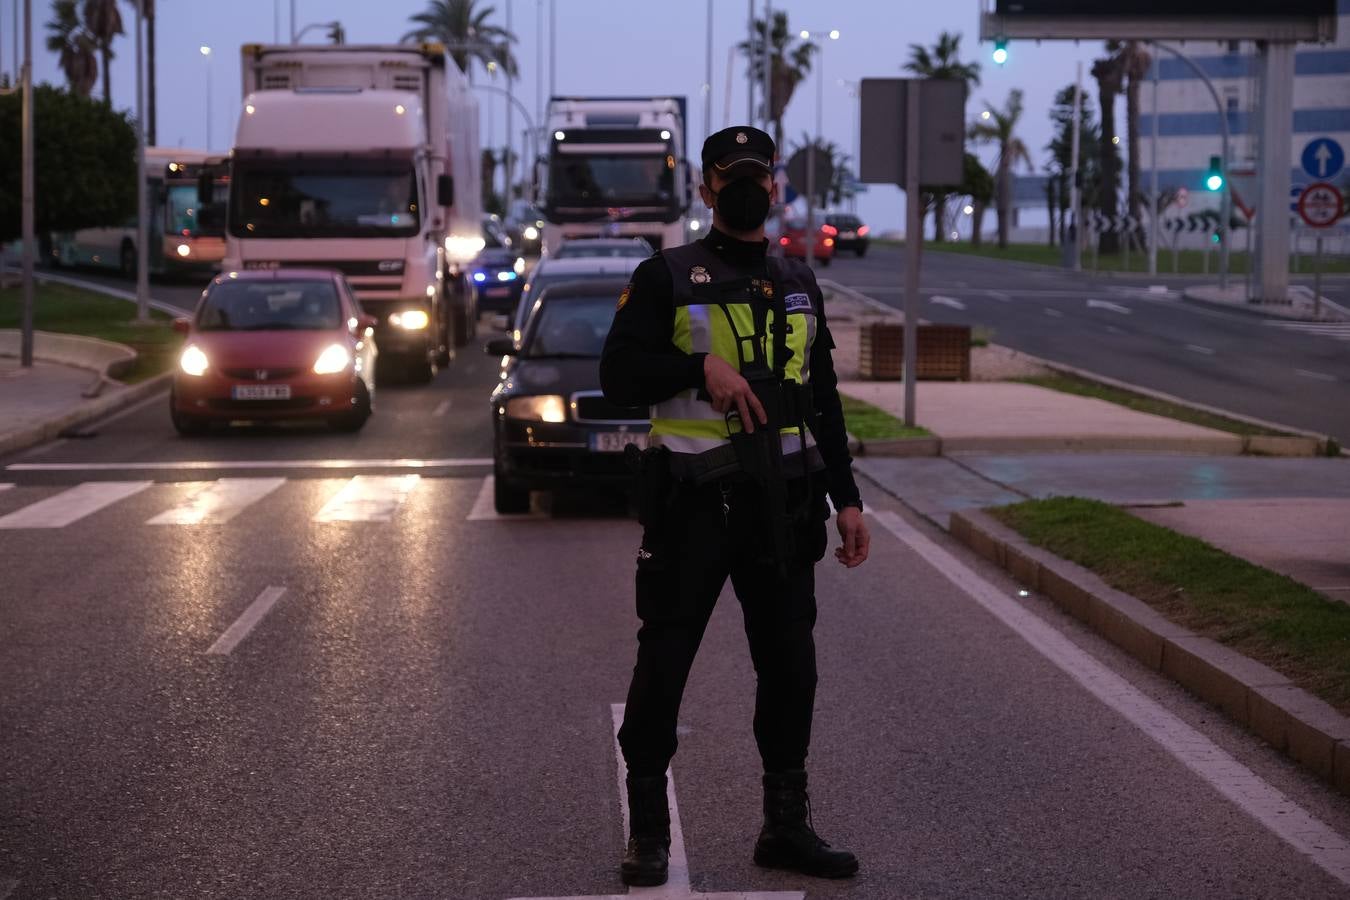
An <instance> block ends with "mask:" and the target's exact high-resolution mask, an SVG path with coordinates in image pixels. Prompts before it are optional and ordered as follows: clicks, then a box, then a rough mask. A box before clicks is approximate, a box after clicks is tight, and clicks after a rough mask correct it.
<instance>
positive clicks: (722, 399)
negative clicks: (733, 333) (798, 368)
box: [703, 353, 769, 432]
mask: <svg viewBox="0 0 1350 900" xmlns="http://www.w3.org/2000/svg"><path fill="white" fill-rule="evenodd" d="M703 383H704V386H705V387H707V389H708V395H709V396H710V397H712V408H713V409H715V410H717V411H718V412H720V413H722V414H724V415H725V414H726V413H727V412H729V411H731V410H733V409H734V410H735V411H736V412H737V413H738V414H739V415H740V417H741V425H742V427H744V428H745V430H746V431H747V432H750V431H754V430H755V426H756V425H763V424H765V423H767V422H768V421H769V418H768V416H766V415H765V414H764V407H763V406H762V405H760V402H759V398H758V397H756V396H755V392H754V391H753V390H751V389H750V382H748V381H746V380H745V379H744V378H742V377H741V373H740V372H738V371H736V369H734V368H733V367H732V366H731V364H730V363H728V362H727V361H726V360H725V359H723V358H722V357H720V356H717V355H716V354H713V353H709V354H708V355H707V356H705V357H703ZM751 413H754V416H753V417H752V416H751Z"/></svg>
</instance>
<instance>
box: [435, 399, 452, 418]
mask: <svg viewBox="0 0 1350 900" xmlns="http://www.w3.org/2000/svg"><path fill="white" fill-rule="evenodd" d="M449 411H450V401H449V400H442V401H441V402H440V403H437V404H436V408H435V409H433V410H432V411H431V414H432V415H433V416H443V415H445V414H446V413H448V412H449Z"/></svg>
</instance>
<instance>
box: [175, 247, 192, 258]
mask: <svg viewBox="0 0 1350 900" xmlns="http://www.w3.org/2000/svg"><path fill="white" fill-rule="evenodd" d="M178 255H179V256H191V255H192V248H191V247H189V246H188V245H187V244H179V245H178Z"/></svg>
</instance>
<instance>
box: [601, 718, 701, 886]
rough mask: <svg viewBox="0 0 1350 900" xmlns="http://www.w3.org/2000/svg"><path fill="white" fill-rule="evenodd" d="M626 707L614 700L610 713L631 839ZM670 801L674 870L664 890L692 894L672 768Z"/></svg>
mask: <svg viewBox="0 0 1350 900" xmlns="http://www.w3.org/2000/svg"><path fill="white" fill-rule="evenodd" d="M623 710H624V704H622V703H613V704H611V705H610V707H609V712H610V717H611V718H612V719H613V722H614V757H615V759H617V760H618V771H619V809H621V810H623V839H624V840H625V841H627V840H628V825H629V822H628V781H627V775H628V766H627V765H626V764H625V763H624V760H623V749H622V748H621V747H620V746H619V727H620V726H622V725H623ZM666 803H667V804H669V806H670V869H669V873H670V874H669V877H667V879H666V883H665V884H663V885H661V888H660V890H661V893H674V894H689V893H691V889H690V887H689V857H688V856H687V855H686V854H685V852H684V826H682V825H681V824H680V806H679V804H678V803H676V802H675V775H674V773H672V772H671V771H670V769H669V768H667V769H666ZM643 893H646V891H644V892H643ZM648 896H651V895H650V894H649V895H648Z"/></svg>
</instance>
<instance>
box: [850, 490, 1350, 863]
mask: <svg viewBox="0 0 1350 900" xmlns="http://www.w3.org/2000/svg"><path fill="white" fill-rule="evenodd" d="M872 515H873V516H874V518H875V519H876V520H877V522H879V523H880V524H881V525H882V526H883V527H884V528H885V529H886V530H887V531H889V532H890V533H891V534H893V535H895V537H896V538H898V539H899V540H900V541H901V542H903V543H904V544H907V545H908V546H909V548H910V549H911V550H913V551H914V552H915V553H917V554H919V556H921V557H923V559H924V560H925V561H926V562H927V563H928V564H929V565H930V566H932V567H933V568H934V569H936V570H937V571H938V572H940V573H941V574H942V575H943V577H945V578H946V579H947V580H948V581H950V582H951V583H952V584H953V585H955V586H956V587H958V588H960V589H961V591H963V592H964V593H965V594H966V595H967V596H969V597H970V598H971V599H972V600H974V601H975V602H976V603H978V604H980V606H982V607H984V608H985V609H986V610H987V611H989V613H991V614H992V615H993V616H994V617H995V618H997V619H999V620H1000V621H1001V622H1003V624H1004V625H1006V626H1007V627H1008V628H1010V629H1011V630H1012V631H1014V632H1015V633H1016V634H1017V635H1018V636H1019V637H1021V638H1022V639H1023V640H1024V641H1026V642H1027V643H1028V644H1030V645H1031V646H1032V648H1034V649H1035V650H1036V651H1037V652H1038V653H1040V654H1041V655H1042V656H1044V657H1045V658H1046V659H1047V660H1049V661H1050V662H1052V663H1054V664H1055V665H1056V666H1057V667H1059V668H1060V669H1061V670H1062V671H1064V673H1065V674H1067V675H1068V676H1069V677H1071V678H1073V679H1074V680H1075V681H1077V682H1078V683H1079V684H1080V685H1081V686H1082V687H1083V688H1084V689H1085V690H1087V691H1088V692H1089V693H1091V694H1092V695H1094V696H1095V697H1096V698H1097V699H1098V700H1100V701H1102V702H1103V703H1104V704H1106V705H1107V706H1108V707H1110V708H1111V709H1113V710H1115V711H1116V712H1117V713H1119V714H1120V715H1121V716H1122V717H1124V718H1125V719H1126V720H1127V721H1129V722H1130V723H1131V724H1133V725H1134V726H1135V727H1136V728H1138V729H1139V730H1140V731H1141V732H1143V733H1144V734H1145V735H1147V736H1148V737H1149V738H1151V739H1152V740H1153V741H1154V742H1156V743H1157V744H1158V745H1160V746H1161V747H1162V748H1163V749H1164V750H1166V751H1167V752H1168V753H1170V754H1171V755H1172V756H1173V757H1175V758H1176V759H1177V760H1178V761H1179V762H1180V763H1181V764H1182V765H1184V766H1186V768H1188V769H1190V770H1191V771H1192V772H1194V773H1195V774H1196V775H1197V776H1199V777H1200V778H1201V779H1203V780H1204V781H1205V782H1206V783H1207V784H1209V785H1210V787H1212V788H1214V790H1216V791H1218V792H1219V793H1220V794H1221V795H1223V796H1224V797H1226V798H1227V799H1228V800H1229V801H1230V802H1232V803H1233V804H1234V805H1235V806H1237V807H1239V808H1240V809H1242V810H1243V811H1244V812H1246V813H1247V814H1248V815H1250V816H1251V817H1252V818H1253V819H1255V820H1256V821H1257V822H1258V823H1260V824H1261V825H1262V826H1263V827H1265V828H1266V829H1267V830H1269V831H1270V832H1271V833H1273V834H1275V835H1276V836H1277V837H1279V838H1280V839H1281V840H1283V841H1284V842H1285V843H1287V844H1289V845H1290V846H1291V847H1293V848H1294V849H1295V850H1297V851H1298V852H1299V853H1301V854H1303V855H1304V856H1306V857H1308V858H1309V859H1311V860H1312V861H1313V863H1315V864H1316V865H1317V866H1318V867H1320V868H1321V869H1322V870H1323V871H1325V872H1327V873H1328V874H1330V875H1331V876H1332V877H1333V878H1335V879H1336V880H1337V881H1339V882H1341V883H1342V884H1344V885H1347V886H1350V841H1347V840H1346V839H1345V838H1343V837H1341V835H1339V834H1337V833H1336V832H1335V831H1334V830H1332V829H1331V828H1330V827H1329V826H1327V825H1326V824H1325V823H1323V822H1322V821H1321V820H1319V819H1317V818H1315V817H1314V816H1312V815H1311V814H1310V813H1308V812H1307V811H1306V810H1304V809H1303V808H1302V807H1301V806H1299V805H1298V804H1297V803H1295V802H1294V801H1293V800H1291V799H1290V798H1289V797H1286V796H1285V795H1284V794H1282V793H1281V792H1280V791H1278V790H1276V789H1275V788H1274V787H1272V786H1271V785H1270V784H1268V783H1267V782H1266V781H1264V780H1263V779H1262V778H1261V777H1260V776H1258V775H1257V774H1256V773H1255V772H1253V771H1252V770H1251V769H1248V768H1247V767H1246V766H1244V765H1242V764H1241V763H1240V762H1238V761H1237V760H1235V759H1234V758H1233V757H1232V756H1230V755H1229V754H1228V753H1227V752H1225V751H1224V750H1223V749H1222V748H1221V747H1219V746H1218V745H1217V744H1215V743H1214V742H1213V741H1211V740H1210V739H1209V738H1207V737H1206V736H1205V735H1203V734H1201V733H1200V732H1199V731H1196V730H1195V729H1194V728H1192V727H1191V726H1189V725H1187V724H1186V723H1185V722H1183V721H1182V720H1181V719H1179V718H1177V717H1176V716H1175V715H1173V714H1172V713H1171V712H1169V711H1168V710H1167V709H1166V708H1164V707H1163V706H1162V705H1161V704H1159V703H1157V702H1156V701H1154V700H1153V699H1152V698H1150V697H1149V696H1147V695H1146V694H1144V693H1143V692H1142V691H1140V690H1139V689H1137V688H1135V687H1134V686H1133V685H1131V684H1130V683H1129V682H1128V681H1126V680H1125V679H1124V678H1122V677H1121V676H1120V675H1118V674H1116V673H1115V672H1114V671H1112V670H1111V669H1110V668H1108V667H1107V666H1105V665H1103V664H1102V663H1100V662H1098V661H1097V660H1096V659H1095V658H1093V657H1092V656H1090V655H1089V654H1088V653H1087V652H1086V651H1084V650H1081V649H1080V648H1079V647H1078V646H1077V645H1076V644H1074V643H1073V642H1072V641H1070V640H1069V639H1068V638H1067V637H1065V636H1064V635H1063V634H1061V633H1060V632H1059V631H1057V630H1056V629H1055V628H1053V627H1052V626H1051V625H1050V624H1048V623H1047V622H1045V621H1044V620H1042V619H1041V618H1040V617H1039V616H1037V615H1036V614H1035V613H1033V612H1031V611H1030V610H1028V609H1026V608H1024V607H1022V606H1019V605H1018V604H1017V603H1016V602H1014V601H1013V599H1012V598H1011V597H1009V596H1007V595H1006V594H1005V593H1004V592H1003V591H1002V590H1000V589H999V588H997V587H995V586H994V585H992V584H990V583H989V582H988V581H986V580H985V579H984V578H983V577H982V576H981V575H979V573H977V572H975V571H974V570H973V569H971V568H970V567H968V566H967V565H965V563H963V562H961V561H960V560H958V559H957V558H956V557H954V556H952V555H951V554H950V553H948V552H947V551H946V550H944V549H942V548H941V547H939V546H938V545H937V544H935V543H934V542H933V541H932V540H930V539H929V538H928V537H926V536H925V535H923V534H922V533H920V532H919V531H918V529H916V528H915V527H914V526H912V525H910V524H909V523H908V522H906V521H905V520H904V519H902V518H901V517H900V516H899V515H897V514H896V513H893V512H878V513H873V514H872Z"/></svg>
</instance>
